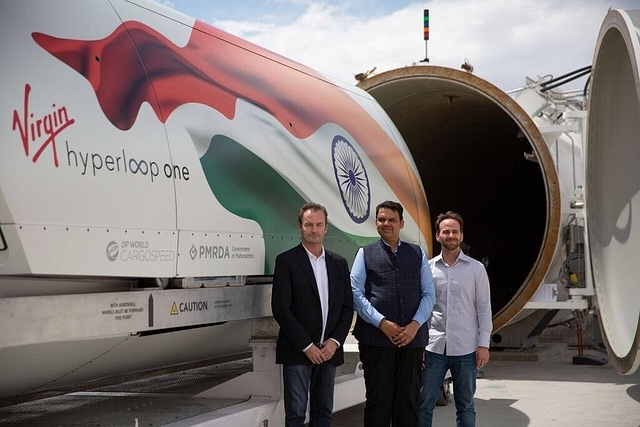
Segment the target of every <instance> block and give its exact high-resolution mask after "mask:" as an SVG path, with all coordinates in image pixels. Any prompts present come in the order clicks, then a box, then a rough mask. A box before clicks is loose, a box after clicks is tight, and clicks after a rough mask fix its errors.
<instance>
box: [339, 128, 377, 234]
mask: <svg viewBox="0 0 640 427" xmlns="http://www.w3.org/2000/svg"><path fill="white" fill-rule="evenodd" d="M331 159H332V160H333V172H334V174H335V177H336V183H337V184H338V188H339V189H340V196H341V197H342V203H343V204H344V207H345V209H346V210H347V213H348V214H349V216H350V217H351V219H352V220H353V221H354V222H355V223H357V224H361V223H363V222H365V221H366V220H367V218H369V212H370V206H371V190H370V188H369V177H368V176H367V171H366V169H365V168H364V164H363V163H362V160H361V159H360V156H359V155H358V153H357V152H356V150H354V149H353V146H352V145H351V143H350V142H349V141H347V140H346V138H345V137H343V136H340V135H336V136H335V137H334V138H333V143H332V144H331Z"/></svg>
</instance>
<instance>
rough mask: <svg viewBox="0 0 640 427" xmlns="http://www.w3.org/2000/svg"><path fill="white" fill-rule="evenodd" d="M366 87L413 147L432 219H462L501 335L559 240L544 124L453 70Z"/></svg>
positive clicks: (422, 71) (431, 69) (409, 71)
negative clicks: (452, 214)
mask: <svg viewBox="0 0 640 427" xmlns="http://www.w3.org/2000/svg"><path fill="white" fill-rule="evenodd" d="M359 86H360V87H361V88H363V89H365V90H366V91H367V92H369V93H370V94H371V95H372V96H373V97H374V98H375V99H376V100H377V101H378V103H380V105H381V106H382V108H383V109H384V110H385V111H386V113H387V114H388V115H389V117H390V118H391V119H392V120H393V122H394V123H395V125H396V126H397V128H398V130H399V131H400V133H401V134H402V137H403V138H404V140H405V141H406V143H407V146H408V147H409V149H410V150H411V154H412V155H413V158H414V160H415V163H416V165H417V167H418V170H419V173H420V176H421V179H422V183H423V186H424V189H425V193H426V196H427V200H428V204H429V211H430V215H431V220H432V224H433V223H434V222H435V218H436V216H437V215H438V214H439V213H442V212H445V211H447V210H453V211H456V212H458V213H460V214H461V215H462V217H463V219H464V222H465V224H464V230H463V231H464V241H465V242H466V243H467V244H468V245H469V246H470V248H469V253H470V255H471V256H473V257H474V258H476V259H478V260H481V261H482V262H483V263H484V264H485V265H486V267H487V272H488V274H489V278H490V281H491V303H492V309H493V324H494V332H495V331H497V330H498V329H500V328H501V327H502V326H504V325H505V324H506V323H508V322H509V321H510V320H512V319H513V318H514V317H515V316H516V315H517V314H518V313H519V312H520V311H521V310H522V308H523V307H524V305H525V304H526V303H527V302H528V301H529V299H530V298H531V296H532V295H533V294H534V292H535V291H536V290H537V288H538V286H539V284H540V283H541V282H542V280H543V278H544V276H545V274H546V273H547V270H548V269H549V265H550V263H551V261H552V258H553V255H554V251H555V248H556V244H557V241H558V233H559V227H560V190H559V186H558V177H557V174H556V170H555V166H554V163H553V159H552V158H551V156H550V154H549V151H548V149H547V146H546V144H545V142H544V139H543V137H542V135H541V134H540V132H539V130H538V128H537V126H536V125H535V123H534V122H533V121H532V120H531V118H530V117H529V116H528V115H527V113H526V112H525V111H524V110H523V109H522V108H521V107H520V106H519V105H518V104H517V103H516V102H515V101H514V100H513V99H512V98H510V97H509V96H508V95H507V94H506V93H505V92H503V91H502V90H500V89H498V88H497V87H495V86H493V85H492V84H490V83H488V82H487V81H485V80H483V79H480V78H478V77H476V76H474V75H473V74H470V73H466V72H462V71H458V70H454V69H450V68H443V67H436V66H428V65H419V66H412V67H405V68H399V69H395V70H392V71H388V72H385V73H381V74H378V75H375V76H373V77H370V78H368V79H366V80H364V81H363V82H361V83H360V84H359ZM525 154H526V155H525ZM436 244H437V243H436ZM437 253H439V248H437V247H436V248H433V254H437ZM433 254H431V255H433Z"/></svg>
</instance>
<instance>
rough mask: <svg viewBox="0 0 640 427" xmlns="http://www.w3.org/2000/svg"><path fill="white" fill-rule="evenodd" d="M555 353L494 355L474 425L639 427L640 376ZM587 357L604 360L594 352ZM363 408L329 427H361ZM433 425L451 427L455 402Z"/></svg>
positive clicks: (481, 384) (566, 351) (565, 351)
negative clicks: (531, 357) (537, 356)
mask: <svg viewBox="0 0 640 427" xmlns="http://www.w3.org/2000/svg"><path fill="white" fill-rule="evenodd" d="M553 348H554V349H555V350H558V349H559V350H560V351H552V352H550V353H548V354H549V356H548V357H542V358H541V359H542V360H538V361H535V360H526V358H525V357H521V358H519V359H520V360H514V359H518V358H514V357H504V355H503V354H498V353H497V352H495V353H494V352H492V360H491V361H490V362H489V364H488V365H487V366H486V367H485V369H484V376H483V377H482V378H479V379H478V382H477V391H476V395H475V402H476V413H477V425H478V426H491V427H496V426H505V427H506V426H508V427H549V426H562V427H640V371H638V372H636V373H635V374H633V375H628V376H625V375H619V374H618V373H617V372H616V371H615V370H614V369H613V368H612V366H611V364H610V363H607V364H605V365H601V366H591V365H576V364H573V356H575V355H577V351H576V350H575V349H573V348H571V347H567V346H566V344H565V345H564V346H562V347H558V346H557V345H556V346H554V347H553ZM585 354H586V355H592V356H594V357H597V358H606V357H607V356H606V353H605V352H603V351H598V350H593V349H588V350H585ZM502 359H506V360H502ZM363 408H364V405H358V406H356V407H353V408H349V409H346V410H344V411H341V412H338V413H335V414H334V418H333V422H332V426H334V427H353V426H362V425H363ZM433 425H434V427H438V426H451V427H453V426H455V405H454V403H453V401H452V402H451V403H449V404H448V405H447V406H438V407H436V410H435V414H434V424H433Z"/></svg>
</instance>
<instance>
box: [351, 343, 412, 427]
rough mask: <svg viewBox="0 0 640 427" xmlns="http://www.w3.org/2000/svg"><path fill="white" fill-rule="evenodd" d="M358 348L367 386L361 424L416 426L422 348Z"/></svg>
mask: <svg viewBox="0 0 640 427" xmlns="http://www.w3.org/2000/svg"><path fill="white" fill-rule="evenodd" d="M358 347H359V350H360V361H361V362H362V368H363V369H364V383H365V387H366V389H367V391H366V403H365V407H364V426H365V427H389V425H391V424H393V427H418V407H419V399H420V384H421V371H422V366H421V365H422V356H423V354H424V347H417V348H384V347H371V346H366V345H363V344H360V345H359V346H358Z"/></svg>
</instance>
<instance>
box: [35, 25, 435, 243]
mask: <svg viewBox="0 0 640 427" xmlns="http://www.w3.org/2000/svg"><path fill="white" fill-rule="evenodd" d="M32 36H33V38H34V40H35V41H36V43H38V44H39V45H40V46H41V47H42V48H43V49H45V50H46V51H48V52H49V53H51V54H52V55H53V56H55V57H56V58H58V59H59V60H61V61H62V62H64V63H66V64H67V65H68V66H70V67H71V68H73V69H75V70H76V71H77V72H78V73H80V74H81V75H83V76H84V77H85V78H86V79H87V80H88V81H89V82H90V83H91V85H92V87H93V89H94V91H95V93H96V96H97V98H98V102H99V103H100V106H101V108H102V110H103V112H104V114H105V115H106V117H107V118H108V119H109V121H111V123H113V125H114V126H116V127H117V128H119V129H122V130H127V129H130V128H131V127H132V126H133V124H134V123H135V120H136V117H137V115H138V112H139V110H140V107H141V105H142V103H144V102H148V103H149V104H150V105H151V106H152V107H153V109H154V111H155V113H156V115H157V117H158V119H159V120H160V121H161V122H163V123H165V122H166V120H167V119H168V117H169V116H170V115H171V113H172V112H173V111H174V110H175V109H176V108H177V107H179V106H180V105H182V104H185V103H200V104H204V105H208V106H210V107H211V108H214V109H216V110H217V111H219V112H220V113H221V114H223V115H224V116H225V117H227V118H229V119H232V118H233V116H234V114H235V105H236V101H237V100H238V99H244V100H246V101H248V102H250V103H252V104H254V105H257V106H259V107H260V108H262V109H264V110H265V111H267V112H269V113H270V114H271V115H272V116H273V117H274V118H276V120H278V121H279V122H280V123H281V124H282V126H283V128H284V129H286V130H287V131H288V132H289V133H291V134H292V135H294V136H295V137H296V138H299V139H303V138H307V137H309V136H310V135H311V134H313V133H314V132H315V131H316V130H317V129H318V128H319V127H320V126H322V125H324V124H325V123H336V124H338V125H340V126H342V127H343V128H344V129H345V130H347V131H348V132H349V133H350V134H351V135H352V136H353V137H354V138H355V139H356V141H357V143H358V144H359V145H360V146H361V147H362V148H363V150H365V152H366V153H367V155H368V156H369V158H370V159H371V160H372V161H373V162H374V164H375V165H376V167H377V169H378V170H379V171H380V173H381V174H382V176H383V177H384V178H385V180H386V181H387V183H388V184H389V186H390V187H391V188H392V189H393V191H394V192H395V193H396V195H397V196H398V199H399V201H400V203H402V204H403V205H404V207H405V209H407V210H408V211H409V212H410V213H411V215H412V216H413V218H415V219H416V221H417V223H418V225H419V227H420V228H421V230H422V232H423V234H424V236H425V237H426V238H427V239H428V242H429V244H430V242H431V232H430V219H429V212H428V208H427V203H426V199H425V198H424V194H423V192H422V191H419V189H420V183H419V180H418V178H417V177H416V176H415V174H414V173H413V171H412V170H411V169H410V168H408V166H407V164H406V163H405V160H404V156H403V155H402V152H401V151H400V150H399V149H398V147H397V146H396V145H395V143H394V141H393V140H391V139H390V138H389V136H388V135H387V134H386V133H385V132H384V130H383V129H382V128H381V127H380V125H379V124H378V123H377V122H376V121H375V120H374V119H373V118H372V117H371V116H370V115H369V114H368V113H367V112H366V111H364V110H363V109H362V108H361V107H360V106H359V105H358V104H357V103H356V102H355V101H353V100H352V99H351V98H350V97H349V96H348V95H347V94H346V93H345V92H344V91H343V90H342V89H340V88H338V87H336V86H333V85H332V84H330V83H328V82H327V81H326V80H324V79H323V77H322V76H321V75H319V74H318V73H316V72H315V71H313V70H312V69H310V68H307V67H305V66H303V65H301V64H298V63H296V62H294V61H291V60H289V59H287V58H284V57H282V56H279V55H277V54H275V53H273V52H271V51H269V50H266V49H263V48H261V47H259V46H256V45H254V44H252V43H249V42H247V41H246V40H243V39H240V38H238V37H235V36H233V35H231V34H228V33H225V32H223V31H221V30H218V29H216V28H214V27H211V26H209V25H207V24H204V23H202V22H200V21H196V23H195V25H194V28H193V31H192V33H191V38H190V39H189V43H188V44H187V45H186V46H184V47H179V46H176V45H175V44H173V43H172V42H171V41H170V40H169V39H167V38H166V37H164V36H163V35H162V34H160V33H159V32H157V31H156V30H154V29H153V28H151V27H149V26H147V25H145V24H142V23H140V22H136V21H127V22H125V23H124V24H123V25H120V26H118V28H116V30H115V31H114V32H113V33H112V34H111V35H109V36H108V37H106V38H104V39H102V40H72V39H60V38H57V37H52V36H49V35H46V34H42V33H33V34H32ZM132 41H133V43H134V44H135V47H134V46H132ZM142 64H144V66H143V65H142ZM283 65H284V66H283ZM416 205H417V209H416V207H415V206H416Z"/></svg>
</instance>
